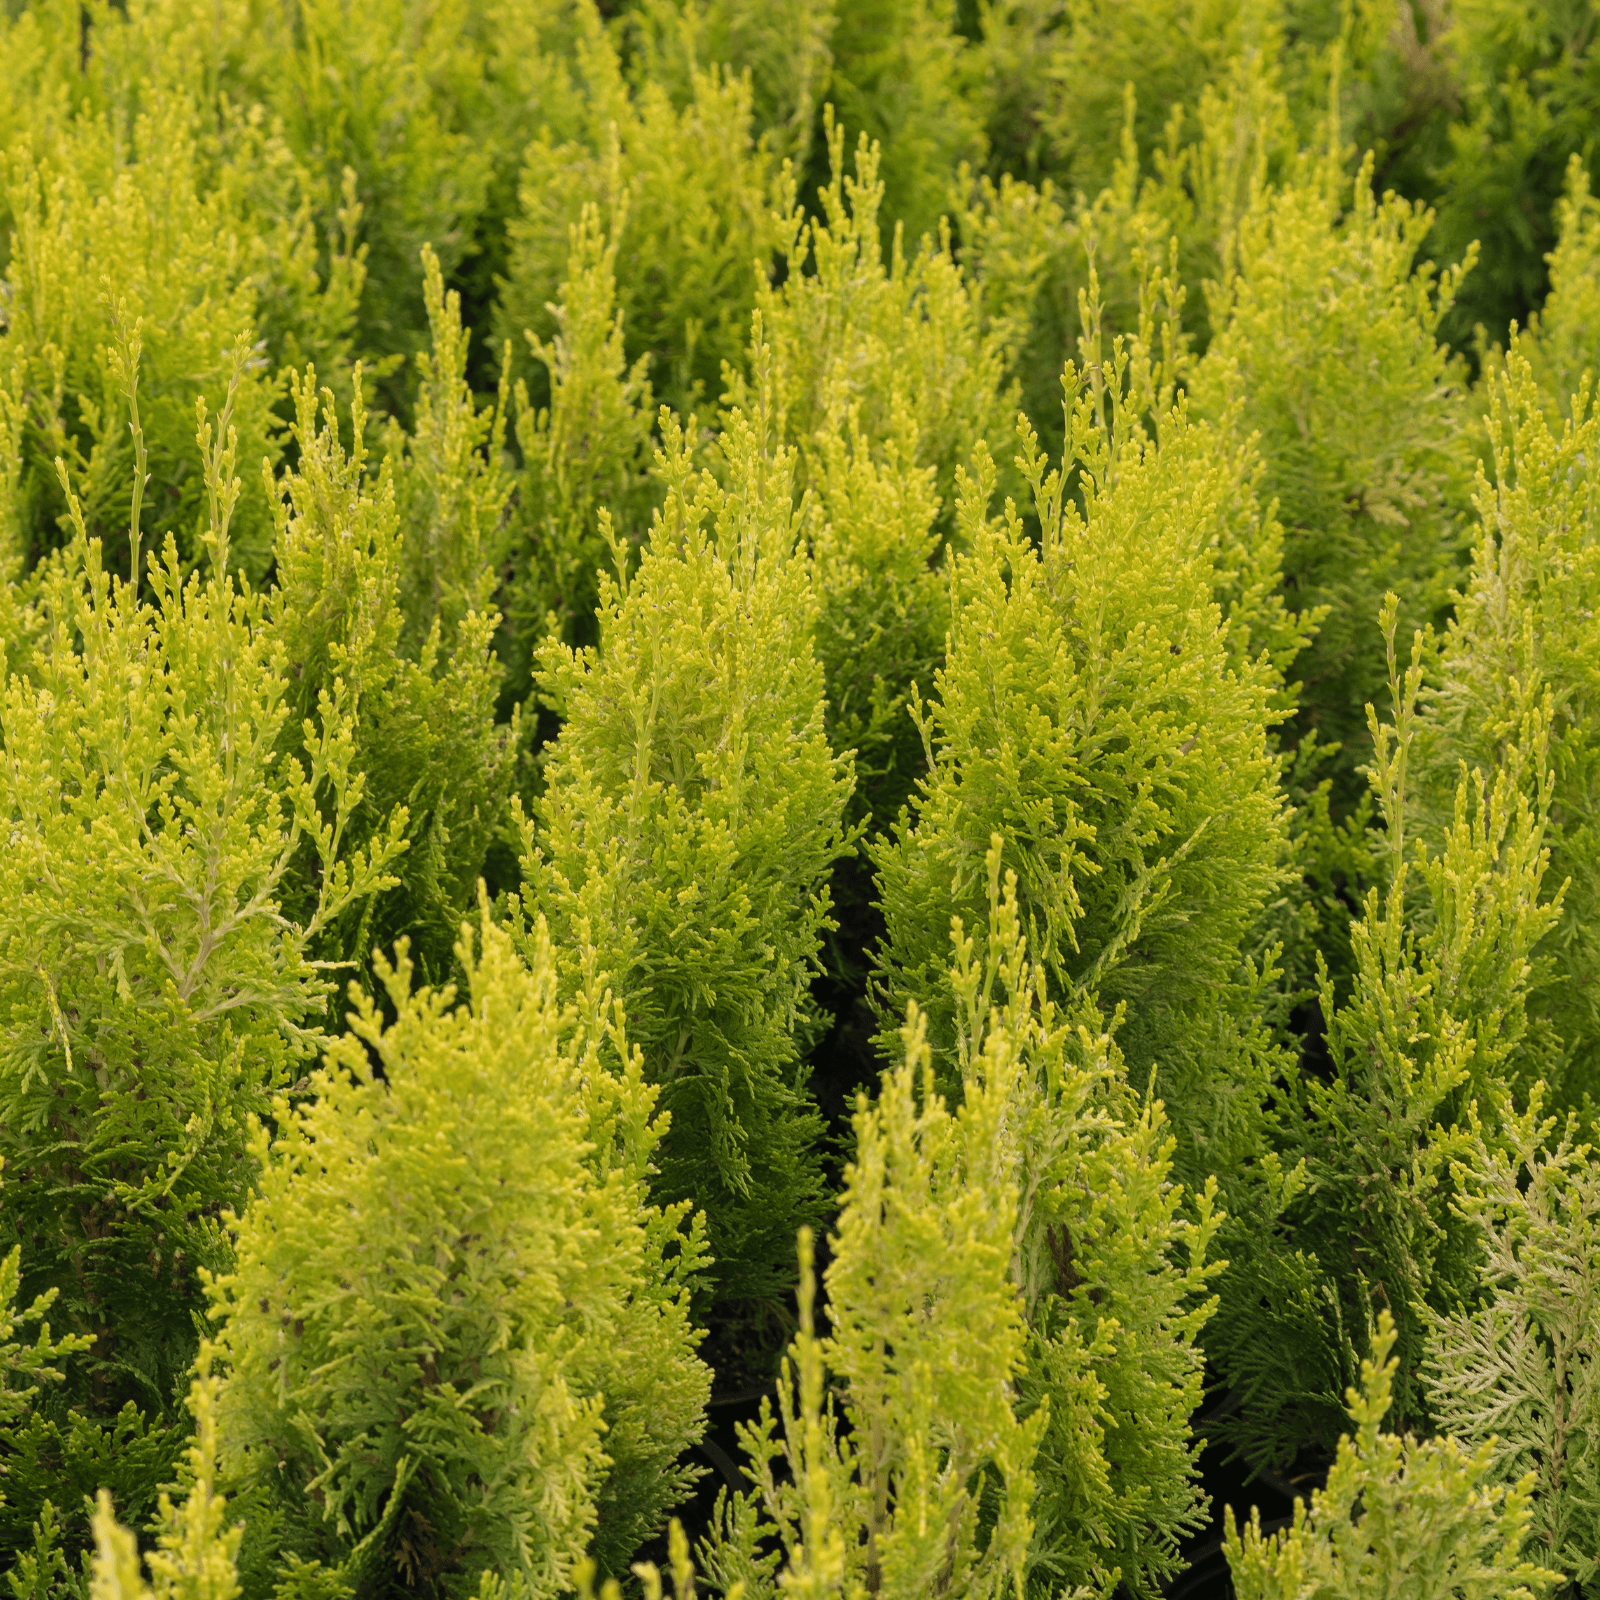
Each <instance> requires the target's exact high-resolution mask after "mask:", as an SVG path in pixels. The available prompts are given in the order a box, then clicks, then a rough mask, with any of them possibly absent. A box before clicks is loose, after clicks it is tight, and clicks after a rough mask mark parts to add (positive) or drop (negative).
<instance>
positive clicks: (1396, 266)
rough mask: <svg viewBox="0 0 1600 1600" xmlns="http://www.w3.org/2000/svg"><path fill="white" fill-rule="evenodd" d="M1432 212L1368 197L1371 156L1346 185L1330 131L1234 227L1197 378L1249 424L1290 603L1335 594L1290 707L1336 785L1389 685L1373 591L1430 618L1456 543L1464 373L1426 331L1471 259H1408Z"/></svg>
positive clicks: (1305, 607)
mask: <svg viewBox="0 0 1600 1600" xmlns="http://www.w3.org/2000/svg"><path fill="white" fill-rule="evenodd" d="M1329 137H1330V142H1333V141H1335V139H1336V135H1335V134H1334V133H1332V132H1330V135H1329ZM1430 221H1431V217H1430V214H1429V212H1428V211H1427V210H1425V209H1424V208H1423V207H1421V206H1412V205H1409V204H1406V203H1404V202H1402V201H1400V200H1398V199H1396V198H1395V197H1393V196H1386V197H1384V198H1383V199H1381V200H1379V199H1376V198H1374V196H1373V194H1372V190H1371V169H1370V165H1369V166H1365V167H1363V169H1362V171H1361V172H1360V173H1359V174H1358V175H1357V177H1356V179H1355V182H1354V184H1353V185H1349V184H1347V183H1346V180H1345V177H1344V173H1343V167H1342V163H1341V162H1340V161H1339V159H1338V154H1337V145H1336V142H1335V143H1334V149H1333V150H1332V151H1331V152H1330V153H1328V154H1324V155H1306V156H1303V157H1302V158H1301V159H1300V161H1299V163H1298V164H1297V166H1296V168H1295V170H1294V172H1293V173H1292V175H1291V176H1290V178H1289V180H1288V181H1287V182H1286V183H1284V184H1283V185H1282V186H1281V187H1271V186H1269V187H1267V188H1265V189H1263V190H1262V192H1261V194H1260V196H1259V198H1258V199H1257V201H1256V202H1255V204H1254V205H1253V206H1252V207H1251V209H1250V211H1249V213H1248V215H1246V217H1245V218H1244V219H1243V221H1242V223H1241V225H1240V228H1239V232H1238V237H1237V243H1236V246H1235V250H1234V252H1233V270H1232V271H1231V272H1230V274H1229V275H1228V276H1227V277H1226V279H1225V281H1224V283H1223V285H1222V286H1221V288H1220V289H1218V290H1217V291H1216V292H1215V293H1214V294H1213V295H1212V296H1211V298H1212V313H1211V314H1212V320H1213V323H1214V324H1215V326H1216V334H1215V337H1214V339H1213V341H1212V344H1211V347H1210V349H1209V350H1208V352H1207V354H1206V356H1205V359H1204V360H1203V361H1202V362H1200V364H1199V365H1198V367H1197V368H1196V370H1195V373H1194V376H1193V382H1192V393H1193V395H1194V397H1195V405H1196V410H1197V411H1198V412H1200V413H1201V414H1203V415H1207V416H1209V417H1211V418H1213V419H1215V420H1217V421H1219V422H1221V421H1223V420H1224V419H1226V424H1227V426H1228V428H1229V430H1230V432H1232V433H1234V434H1235V435H1236V436H1237V437H1240V438H1244V437H1247V436H1248V435H1249V434H1251V433H1259V435H1260V450H1261V454H1262V457H1263V459H1264V460H1265V462H1266V473H1265V476H1264V478H1263V480H1262V484H1261V490H1262V493H1263V494H1265V495H1270V496H1272V497H1274V498H1275V499H1276V500H1277V503H1278V516H1279V517H1280V519H1281V520H1282V522H1283V525H1284V532H1285V541H1284V554H1283V569H1284V583H1285V585H1286V588H1287V590H1288V593H1289V596H1290V600H1291V604H1292V605H1293V606H1294V607H1295V608H1296V609H1298V610H1301V611H1314V610H1316V609H1317V608H1321V607H1324V606H1326V607H1327V608H1328V610H1327V613H1326V615H1325V616H1324V617H1323V619H1322V622H1321V624H1320V627H1319V631H1318V634H1317V637H1316V639H1315V641H1314V642H1313V643H1312V645H1311V647H1310V649H1309V650H1308V651H1307V653H1306V654H1305V655H1304V656H1303V657H1302V658H1301V660H1300V662H1299V665H1298V671H1299V672H1300V673H1301V674H1302V675H1303V677H1304V680H1305V686H1304V690H1303V692H1302V694H1301V697H1300V720H1301V724H1302V727H1303V730H1304V731H1307V732H1310V731H1315V732H1317V733H1318V734H1319V735H1320V737H1321V739H1322V742H1323V743H1324V744H1326V743H1329V742H1331V741H1339V742H1341V743H1342V744H1343V745H1344V746H1345V757H1344V770H1345V774H1346V777H1345V781H1344V783H1343V784H1342V786H1341V787H1342V788H1349V787H1350V779H1349V773H1350V771H1351V770H1352V769H1353V767H1354V765H1355V757H1356V754H1357V751H1358V749H1359V740H1360V737H1361V732H1362V721H1361V708H1362V706H1364V705H1365V704H1366V703H1367V702H1368V701H1370V700H1374V699H1376V698H1378V695H1379V692H1380V691H1381V689H1382V686H1383V671H1382V655H1381V649H1380V645H1381V638H1380V635H1379V633H1378V629H1377V614H1378V608H1379V604H1380V602H1381V600H1382V597H1383V595H1384V594H1385V593H1387V592H1389V591H1391V590H1392V591H1394V592H1395V593H1396V594H1398V595H1399V596H1400V602H1401V616H1402V619H1403V621H1404V622H1405V624H1406V626H1407V627H1408V628H1409V627H1411V626H1413V625H1420V624H1422V623H1424V622H1427V621H1429V620H1431V619H1432V618H1433V617H1434V616H1435V615H1436V614H1437V613H1438V612H1439V610H1440V609H1441V608H1442V607H1443V605H1444V603H1445V601H1446V598H1447V596H1448V592H1449V586H1450V583H1451V580H1452V578H1453V576H1454V574H1455V569H1456V563H1457V560H1458V552H1459V550H1460V548H1461V546H1462V544H1463V542H1464V540H1463V531H1462V523H1463V513H1464V511H1465V509H1466V502H1467V489H1468V483H1469V477H1468V474H1469V472H1470V460H1469V459H1467V457H1466V452H1465V451H1464V450H1463V448H1462V439H1461V435H1462V431H1463V428H1464V426H1465V423H1466V420H1467V414H1466V410H1465V401H1464V394H1463V389H1464V382H1463V374H1462V372H1461V369H1460V365H1459V363H1458V362H1457V361H1456V360H1455V358H1453V357H1451V356H1450V354H1449V352H1448V351H1446V350H1445V349H1444V348H1442V347H1441V346H1440V345H1439V344H1438V342H1437V338H1436V334H1437V329H1438V326H1439V321H1440V318H1441V317H1442V316H1443V315H1444V314H1445V312H1446V311H1447V310H1448V309H1449V307H1450V305H1451V303H1452V300H1453V297H1454V295H1455V291H1456V287H1457V285H1458V284H1459V282H1460V280H1461V276H1462V273H1463V272H1464V271H1465V270H1466V269H1465V267H1460V268H1451V269H1449V270H1448V271H1446V272H1444V273H1442V274H1438V275H1436V274H1435V273H1434V272H1433V270H1432V268H1431V267H1430V266H1428V265H1427V264H1423V265H1421V266H1417V265H1415V257H1416V254H1417V251H1418V248H1419V247H1420V246H1421V244H1422V241H1423V238H1424V236H1425V235H1426V234H1427V231H1428V227H1429V224H1430ZM1467 265H1470V260H1469V262H1468V263H1467ZM1352 797H1353V796H1352V795H1347V794H1341V796H1340V798H1341V799H1344V800H1346V801H1348V800H1349V799H1351V798H1352Z"/></svg>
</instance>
